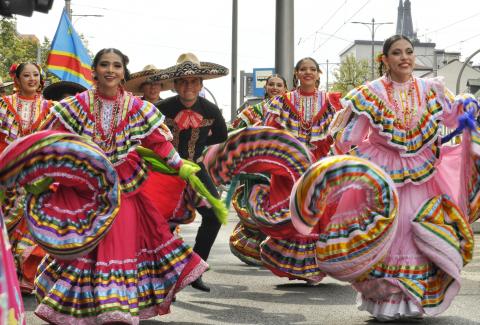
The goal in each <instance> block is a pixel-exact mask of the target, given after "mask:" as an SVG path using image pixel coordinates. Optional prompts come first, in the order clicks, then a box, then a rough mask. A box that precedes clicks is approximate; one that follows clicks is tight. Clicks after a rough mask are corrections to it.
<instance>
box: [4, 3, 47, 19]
mask: <svg viewBox="0 0 480 325" xmlns="http://www.w3.org/2000/svg"><path fill="white" fill-rule="evenodd" d="M52 5H53V0H0V15H2V16H5V17H12V15H22V16H29V17H30V16H32V14H33V12H34V11H40V12H44V13H47V12H48V11H49V10H50V9H52Z"/></svg>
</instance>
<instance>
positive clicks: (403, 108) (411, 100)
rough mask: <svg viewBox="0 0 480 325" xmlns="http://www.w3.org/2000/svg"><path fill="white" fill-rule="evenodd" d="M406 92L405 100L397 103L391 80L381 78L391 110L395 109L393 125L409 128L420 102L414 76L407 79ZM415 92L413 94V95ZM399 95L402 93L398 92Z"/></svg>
mask: <svg viewBox="0 0 480 325" xmlns="http://www.w3.org/2000/svg"><path fill="white" fill-rule="evenodd" d="M409 82H410V83H409V86H408V92H407V94H406V95H405V94H404V98H405V100H404V101H403V100H402V103H401V105H399V103H398V101H397V99H396V97H395V95H394V86H393V81H392V80H390V79H387V80H386V81H384V80H382V83H383V85H384V87H385V90H386V92H387V99H388V101H389V103H390V105H391V106H393V110H394V111H395V121H394V124H395V126H397V127H399V128H400V129H410V128H411V126H412V123H413V121H415V117H416V116H417V110H418V105H419V104H420V92H419V91H418V85H417V81H416V80H415V78H414V77H413V76H412V77H411V78H410V80H409ZM414 93H415V95H414ZM399 97H400V98H401V99H403V98H402V93H401V92H400V93H399Z"/></svg>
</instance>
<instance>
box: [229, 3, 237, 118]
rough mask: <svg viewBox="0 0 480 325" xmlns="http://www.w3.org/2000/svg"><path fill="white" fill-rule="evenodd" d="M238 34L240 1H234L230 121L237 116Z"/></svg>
mask: <svg viewBox="0 0 480 325" xmlns="http://www.w3.org/2000/svg"><path fill="white" fill-rule="evenodd" d="M237 34H238V0H232V71H230V75H231V77H232V83H231V85H232V88H231V93H230V96H231V100H230V120H231V121H233V119H234V118H235V116H236V115H237V42H238V41H237Z"/></svg>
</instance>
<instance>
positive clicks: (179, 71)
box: [151, 53, 228, 81]
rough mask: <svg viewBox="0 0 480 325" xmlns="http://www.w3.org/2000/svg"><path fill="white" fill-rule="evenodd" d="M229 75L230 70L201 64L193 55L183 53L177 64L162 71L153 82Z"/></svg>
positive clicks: (221, 66) (216, 65)
mask: <svg viewBox="0 0 480 325" xmlns="http://www.w3.org/2000/svg"><path fill="white" fill-rule="evenodd" d="M227 74H228V68H226V67H224V66H223V65H220V64H216V63H211V62H200V61H199V60H198V58H197V57H196V56H195V54H193V53H183V54H181V55H180V56H179V57H178V59H177V64H176V65H174V66H172V67H169V68H167V69H164V70H161V71H160V72H158V73H156V74H155V75H154V76H152V77H151V79H152V80H159V81H173V80H175V79H178V78H184V77H200V78H202V79H204V80H205V79H214V78H218V77H223V76H226V75H227Z"/></svg>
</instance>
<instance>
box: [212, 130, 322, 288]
mask: <svg viewBox="0 0 480 325" xmlns="http://www.w3.org/2000/svg"><path fill="white" fill-rule="evenodd" d="M204 163H205V166H206V167H207V170H208V172H209V173H210V175H211V176H212V179H213V181H214V182H215V183H216V185H221V184H228V183H232V185H231V188H234V187H235V186H236V180H240V181H243V182H244V183H243V185H242V186H243V188H242V187H240V188H239V189H237V190H236V192H235V195H234V196H233V203H234V207H235V209H236V211H237V213H238V215H239V217H240V223H239V224H238V225H237V227H236V228H235V230H234V233H233V234H232V236H231V238H230V247H231V250H232V252H233V253H234V254H235V255H236V256H238V257H239V258H240V259H241V260H242V261H244V262H245V263H247V264H257V263H259V262H261V264H262V265H263V266H265V267H267V268H268V269H270V270H271V271H272V272H273V273H274V274H276V275H278V276H282V277H287V278H289V279H299V280H304V281H308V282H313V283H316V282H319V281H320V280H321V279H322V278H323V277H324V276H325V274H324V273H323V272H321V271H320V270H319V269H318V267H317V266H316V258H315V243H316V237H315V236H310V235H309V236H304V235H302V234H300V233H298V232H297V231H296V230H295V228H294V227H293V225H292V223H291V219H290V212H289V206H288V203H289V197H290V192H291V189H292V186H293V184H294V182H295V181H296V180H297V179H298V178H299V177H300V176H301V175H302V174H303V172H304V171H305V170H306V169H307V168H308V167H309V166H310V164H311V155H310V152H309V151H308V149H307V148H306V147H305V146H304V145H303V144H302V143H301V142H300V141H298V140H297V139H296V138H295V137H294V136H293V135H291V134H290V133H289V132H287V131H285V130H278V129H273V128H269V127H250V128H246V129H243V130H240V131H237V132H233V133H231V134H230V135H229V138H228V139H227V141H226V142H224V143H223V144H220V145H217V146H215V147H212V148H211V149H209V150H208V152H207V154H206V156H205V159H204ZM258 174H261V175H267V176H268V181H267V182H265V181H261V182H258V181H257V182H253V183H254V185H252V184H249V183H248V181H252V179H251V178H252V177H255V175H258ZM249 178H250V179H249ZM257 178H258V176H257ZM246 185H252V186H250V187H248V188H247V189H245V186H246Z"/></svg>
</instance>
